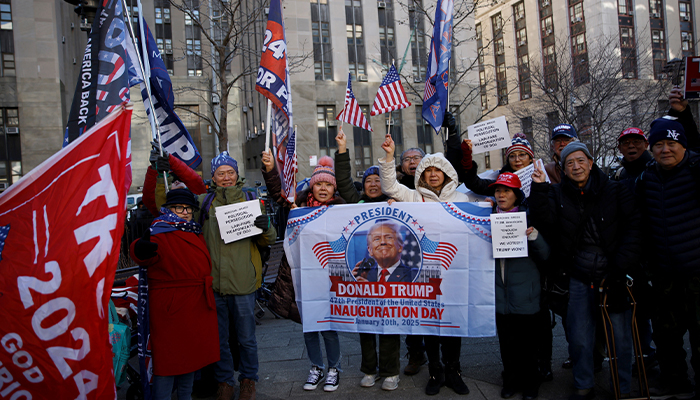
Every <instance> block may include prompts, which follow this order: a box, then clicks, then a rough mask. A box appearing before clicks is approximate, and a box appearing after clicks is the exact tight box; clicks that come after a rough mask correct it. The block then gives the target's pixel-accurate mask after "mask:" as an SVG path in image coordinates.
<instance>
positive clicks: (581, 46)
mask: <svg viewBox="0 0 700 400" xmlns="http://www.w3.org/2000/svg"><path fill="white" fill-rule="evenodd" d="M571 49H572V50H573V53H574V55H578V54H581V53H585V52H586V34H585V33H582V34H580V35H576V36H574V37H573V38H571Z"/></svg>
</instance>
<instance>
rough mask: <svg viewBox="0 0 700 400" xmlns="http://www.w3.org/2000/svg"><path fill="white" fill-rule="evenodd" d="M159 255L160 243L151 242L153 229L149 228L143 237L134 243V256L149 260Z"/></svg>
mask: <svg viewBox="0 0 700 400" xmlns="http://www.w3.org/2000/svg"><path fill="white" fill-rule="evenodd" d="M156 255H158V243H153V242H151V230H150V229H147V230H146V233H144V234H143V237H142V238H141V239H139V240H138V241H137V242H136V244H135V245H134V256H136V258H138V259H139V260H147V259H149V258H153V257H155V256H156Z"/></svg>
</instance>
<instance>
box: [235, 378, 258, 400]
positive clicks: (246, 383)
mask: <svg viewBox="0 0 700 400" xmlns="http://www.w3.org/2000/svg"><path fill="white" fill-rule="evenodd" d="M238 400H255V381H254V380H251V379H243V380H242V381H241V394H240V395H239V396H238Z"/></svg>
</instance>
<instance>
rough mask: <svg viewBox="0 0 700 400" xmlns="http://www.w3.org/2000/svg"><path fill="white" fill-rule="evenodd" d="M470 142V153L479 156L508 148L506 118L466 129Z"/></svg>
mask: <svg viewBox="0 0 700 400" xmlns="http://www.w3.org/2000/svg"><path fill="white" fill-rule="evenodd" d="M467 133H468V135H469V139H471V141H472V153H473V154H479V153H484V152H487V151H491V150H498V149H504V148H506V147H508V146H510V134H509V133H508V125H507V124H506V117H498V118H494V119H490V120H488V121H484V122H480V123H478V124H474V125H470V126H468V127H467Z"/></svg>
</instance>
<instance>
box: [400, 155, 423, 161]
mask: <svg viewBox="0 0 700 400" xmlns="http://www.w3.org/2000/svg"><path fill="white" fill-rule="evenodd" d="M421 159H423V157H422V156H413V157H404V158H402V159H401V162H406V161H408V162H411V161H420V160H421Z"/></svg>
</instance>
